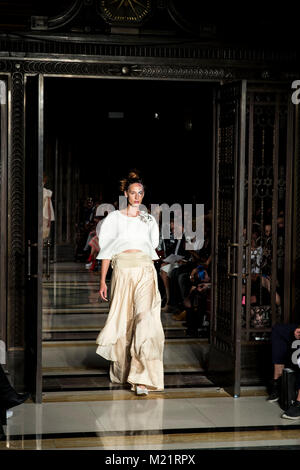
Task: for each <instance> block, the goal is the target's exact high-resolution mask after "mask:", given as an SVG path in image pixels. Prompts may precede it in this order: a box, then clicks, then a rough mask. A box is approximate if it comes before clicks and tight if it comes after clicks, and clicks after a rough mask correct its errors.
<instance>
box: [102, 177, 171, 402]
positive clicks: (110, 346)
mask: <svg viewBox="0 0 300 470" xmlns="http://www.w3.org/2000/svg"><path fill="white" fill-rule="evenodd" d="M120 189H121V191H122V192H124V195H125V196H126V198H127V207H126V208H125V209H122V210H115V211H113V212H110V213H109V214H108V215H107V217H106V218H105V219H104V222H103V224H102V226H101V230H100V234H99V245H100V252H99V254H98V256H97V258H98V259H101V260H102V266H101V279H100V291H99V295H100V297H101V299H103V300H105V301H108V299H107V285H106V274H107V271H108V268H109V265H110V262H111V265H112V269H113V272H112V277H111V304H110V310H109V314H108V318H107V320H106V323H105V326H104V328H103V329H102V331H101V332H100V333H99V335H98V338H97V340H96V342H97V344H98V348H97V351H96V352H97V354H99V355H100V356H102V357H104V358H105V359H108V360H109V361H111V364H110V372H109V373H110V380H111V381H112V382H115V383H126V382H128V383H130V384H131V390H132V391H135V392H136V394H137V395H147V394H148V392H149V391H162V390H163V389H164V372H163V350H164V340H165V336H164V331H163V327H162V324H161V297H160V293H159V290H158V282H157V272H156V269H155V266H154V263H153V260H156V259H159V257H158V256H157V253H156V251H155V248H156V247H157V246H158V243H159V228H158V224H157V222H156V220H155V218H154V217H153V216H152V215H150V214H148V212H145V211H141V210H140V205H141V203H142V200H143V197H144V194H145V187H144V184H143V182H142V180H141V179H140V178H139V175H138V174H137V173H136V172H130V173H129V176H128V178H127V179H124V180H122V181H121V186H120Z"/></svg>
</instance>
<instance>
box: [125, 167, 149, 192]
mask: <svg viewBox="0 0 300 470" xmlns="http://www.w3.org/2000/svg"><path fill="white" fill-rule="evenodd" d="M131 184H141V185H142V186H143V189H144V190H145V185H144V183H143V181H142V179H141V178H140V175H139V172H138V171H137V170H136V169H134V170H131V171H130V172H129V173H128V176H127V178H123V179H121V181H120V191H121V192H124V191H128V188H129V186H130V185H131Z"/></svg>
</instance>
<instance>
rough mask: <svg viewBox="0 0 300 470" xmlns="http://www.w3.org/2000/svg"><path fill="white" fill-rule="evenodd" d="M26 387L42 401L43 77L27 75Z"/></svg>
mask: <svg viewBox="0 0 300 470" xmlns="http://www.w3.org/2000/svg"><path fill="white" fill-rule="evenodd" d="M25 129H26V132H25V194H26V201H25V217H26V220H25V237H26V243H27V263H26V276H27V283H26V293H25V338H26V354H27V356H26V359H25V364H26V369H25V380H27V383H26V388H27V390H29V391H30V392H31V394H32V397H33V399H34V401H35V402H37V403H40V402H41V401H42V276H43V250H42V226H43V220H42V217H43V215H42V209H43V207H42V201H43V77H42V76H38V75H35V76H26V77H25Z"/></svg>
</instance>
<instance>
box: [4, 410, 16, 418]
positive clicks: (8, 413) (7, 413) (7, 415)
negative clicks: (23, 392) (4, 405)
mask: <svg viewBox="0 0 300 470" xmlns="http://www.w3.org/2000/svg"><path fill="white" fill-rule="evenodd" d="M13 414H14V412H13V411H10V410H6V419H8V418H11V417H12V416H13Z"/></svg>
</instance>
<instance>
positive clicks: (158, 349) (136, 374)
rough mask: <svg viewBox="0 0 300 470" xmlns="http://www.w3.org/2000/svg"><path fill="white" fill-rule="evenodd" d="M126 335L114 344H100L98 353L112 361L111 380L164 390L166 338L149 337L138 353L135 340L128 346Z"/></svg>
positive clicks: (132, 388)
mask: <svg viewBox="0 0 300 470" xmlns="http://www.w3.org/2000/svg"><path fill="white" fill-rule="evenodd" d="M125 344H126V338H125V337H124V338H119V340H118V341H117V342H116V343H114V344H99V345H98V347H97V350H96V353H97V354H99V355H100V356H102V357H104V358H105V359H107V360H109V361H110V362H111V364H110V369H109V376H110V380H111V382H113V383H119V384H125V383H129V384H131V390H133V391H134V390H135V387H136V384H143V385H146V387H147V388H148V389H149V390H151V391H163V390H164V365H163V350H164V339H161V340H160V341H159V342H158V341H157V340H156V339H155V338H148V339H146V340H145V341H144V342H143V344H141V345H140V348H139V353H138V355H137V354H136V351H135V347H134V344H132V345H131V347H130V350H129V348H128V347H127V352H126V353H124V350H126V346H125Z"/></svg>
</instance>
